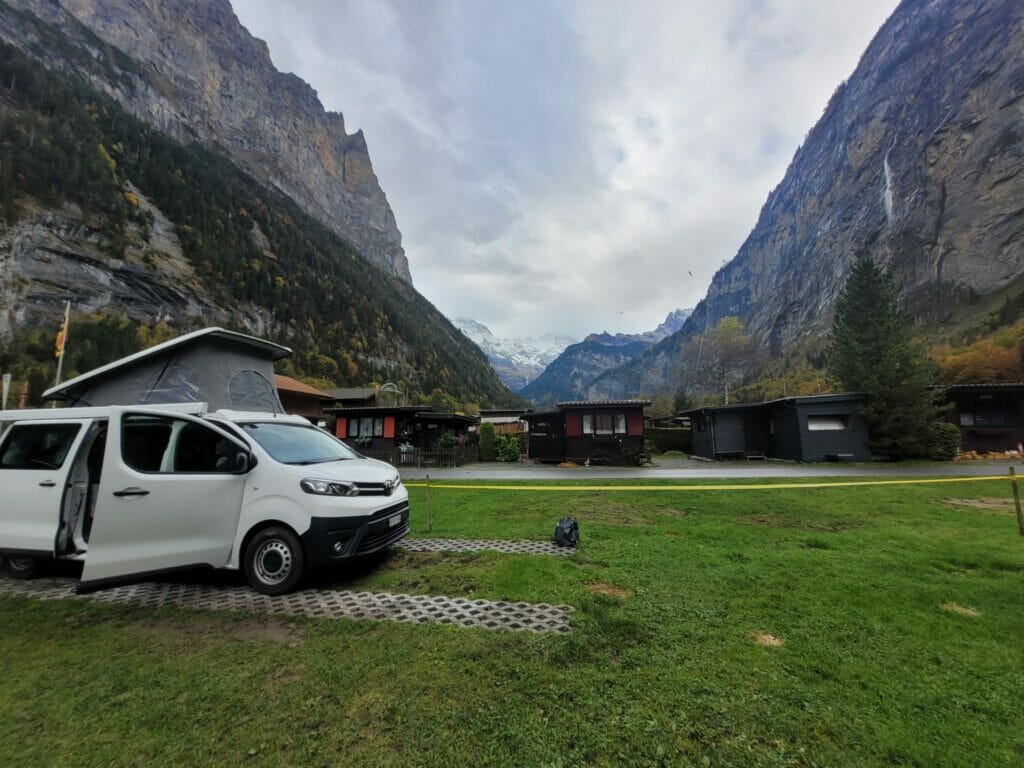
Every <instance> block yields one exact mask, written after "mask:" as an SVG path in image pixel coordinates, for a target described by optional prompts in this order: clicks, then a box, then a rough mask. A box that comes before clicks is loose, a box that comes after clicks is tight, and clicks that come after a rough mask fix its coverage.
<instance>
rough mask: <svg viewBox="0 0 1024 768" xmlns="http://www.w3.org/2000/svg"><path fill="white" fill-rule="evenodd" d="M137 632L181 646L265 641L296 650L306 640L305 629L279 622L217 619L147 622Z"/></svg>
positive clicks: (196, 618) (157, 620)
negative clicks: (216, 641)
mask: <svg viewBox="0 0 1024 768" xmlns="http://www.w3.org/2000/svg"><path fill="white" fill-rule="evenodd" d="M135 629H136V630H137V631H138V632H139V633H141V634H143V635H147V636H150V637H157V638H159V639H160V640H163V641H170V642H173V643H182V644H192V643H195V642H196V641H203V640H212V639H215V638H218V637H220V638H223V637H230V638H232V639H235V640H241V641H243V642H250V641H253V640H266V641H269V642H272V643H283V644H286V645H289V646H293V647H294V646H297V645H301V644H302V642H303V641H304V640H305V639H306V628H305V627H304V626H302V625H301V624H292V623H289V622H287V621H281V620H279V619H264V620H261V619H244V620H241V621H235V622H232V621H225V620H224V619H220V618H214V617H194V618H188V619H180V618H179V619H147V620H145V621H141V622H139V623H138V624H136V625H135Z"/></svg>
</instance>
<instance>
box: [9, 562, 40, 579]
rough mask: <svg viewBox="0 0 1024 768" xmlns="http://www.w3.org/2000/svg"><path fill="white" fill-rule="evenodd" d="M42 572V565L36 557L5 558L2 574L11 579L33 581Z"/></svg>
mask: <svg viewBox="0 0 1024 768" xmlns="http://www.w3.org/2000/svg"><path fill="white" fill-rule="evenodd" d="M42 572H43V564H42V562H41V561H40V560H39V558H37V557H5V558H4V573H6V574H7V575H8V576H10V577H11V578H12V579H35V578H37V577H38V576H40V575H41V574H42Z"/></svg>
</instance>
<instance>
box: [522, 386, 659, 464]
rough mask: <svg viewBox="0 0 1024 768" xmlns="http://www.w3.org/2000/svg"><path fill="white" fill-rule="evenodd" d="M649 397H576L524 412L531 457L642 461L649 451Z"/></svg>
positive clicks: (596, 461) (586, 461)
mask: <svg viewBox="0 0 1024 768" xmlns="http://www.w3.org/2000/svg"><path fill="white" fill-rule="evenodd" d="M650 404H651V403H650V401H649V400H599V401H585V400H574V401H570V402H563V403H559V404H558V407H557V408H556V409H553V410H546V411H533V412H529V413H526V414H524V415H523V418H524V419H525V420H526V422H527V424H528V425H529V431H530V437H529V449H528V451H529V454H528V455H529V457H530V458H531V459H533V460H534V461H540V462H550V463H560V462H562V461H572V462H574V463H576V464H591V465H593V464H639V463H640V461H641V457H642V456H643V453H644V408H645V407H646V406H648V405H650Z"/></svg>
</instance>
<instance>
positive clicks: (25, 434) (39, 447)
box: [0, 424, 81, 470]
mask: <svg viewBox="0 0 1024 768" xmlns="http://www.w3.org/2000/svg"><path fill="white" fill-rule="evenodd" d="M80 429H81V425H79V424H15V425H14V426H13V427H11V428H10V430H9V431H8V433H7V436H6V438H7V439H6V440H4V443H3V448H2V449H0V469H42V470H46V469H60V468H61V466H62V465H63V464H64V459H66V458H67V455H68V451H69V450H71V444H72V443H73V442H74V441H75V436H76V435H77V434H78V432H79V430H80Z"/></svg>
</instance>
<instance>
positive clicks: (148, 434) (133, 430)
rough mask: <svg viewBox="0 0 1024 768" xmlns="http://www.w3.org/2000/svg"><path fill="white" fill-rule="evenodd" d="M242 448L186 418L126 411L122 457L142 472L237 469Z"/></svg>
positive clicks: (122, 438)
mask: <svg viewBox="0 0 1024 768" xmlns="http://www.w3.org/2000/svg"><path fill="white" fill-rule="evenodd" d="M240 452H241V449H240V448H238V447H237V446H236V445H235V444H234V443H232V442H231V441H230V440H228V439H227V438H225V437H221V436H220V435H219V434H217V433H216V432H214V431H213V430H212V429H208V428H207V427H204V426H203V425H202V424H196V423H194V422H191V421H186V420H185V419H174V418H170V417H166V416H149V415H145V414H126V415H125V417H124V422H123V425H122V432H121V458H122V459H124V463H125V464H127V465H128V466H129V467H131V468H132V469H134V470H137V471H139V472H159V473H174V472H188V473H192V472H221V473H224V474H230V473H232V472H234V471H235V469H234V468H235V466H236V457H237V455H238V453H240Z"/></svg>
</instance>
